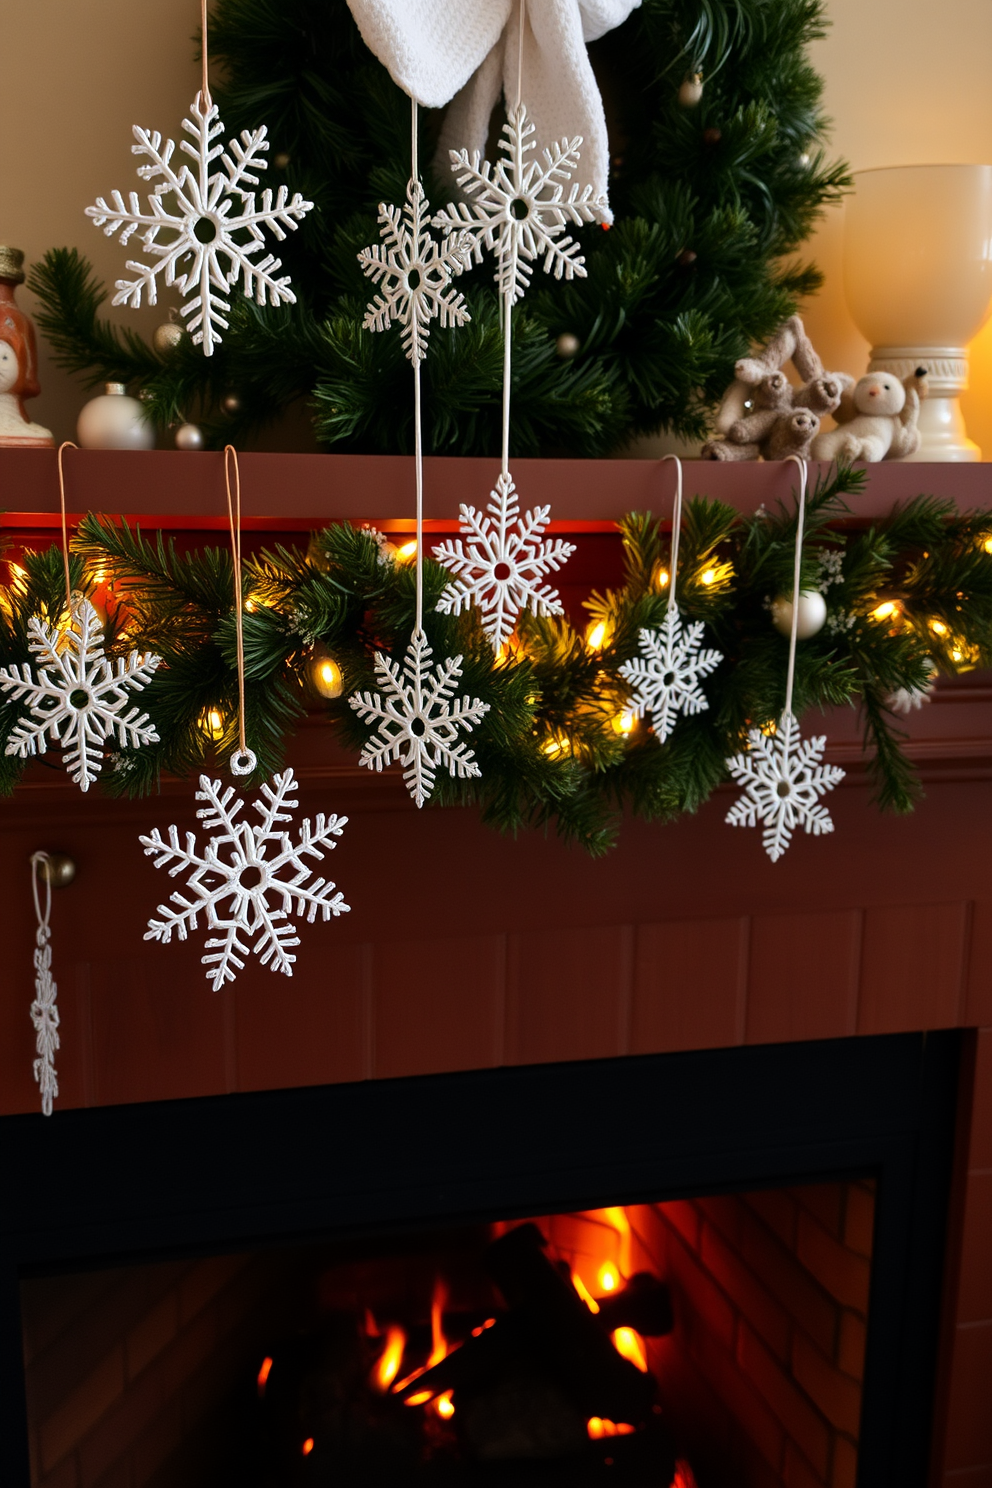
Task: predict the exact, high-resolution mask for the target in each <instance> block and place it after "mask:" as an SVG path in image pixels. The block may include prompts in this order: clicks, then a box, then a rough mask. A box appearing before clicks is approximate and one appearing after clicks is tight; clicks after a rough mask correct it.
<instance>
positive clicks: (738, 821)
mask: <svg viewBox="0 0 992 1488" xmlns="http://www.w3.org/2000/svg"><path fill="white" fill-rule="evenodd" d="M748 739H749V743H750V748H749V749H747V750H746V751H744V752H743V753H741V754H735V755H734V757H733V758H732V759H729V760H728V761H727V769H728V770H729V771H730V773H731V775H732V776H733V777H734V779H735V780H736V781H738V782H739V783H740V784H741V785H743V786H744V794H743V795H742V796H741V797H740V798H739V799H738V800H737V801H735V803H734V805H733V806H732V807H731V808H730V810H729V811H728V812H727V818H726V819H727V821H728V823H729V824H730V826H732V827H754V826H757V824H758V822H759V821H760V822H763V823H764V832H763V833H762V839H761V840H762V842H763V844H764V848H765V851H766V853H767V854H768V856H769V857H770V858H771V860H772V862H773V863H776V862H778V860H779V858H780V857H781V856H782V854H783V853H784V852H785V850H786V848H787V847H788V846H789V843H790V842H791V841H792V832H793V829H794V828H795V827H804V828H805V830H806V831H807V832H809V833H810V834H811V835H812V836H814V837H819V836H821V835H822V834H823V833H825V832H832V831H833V829H834V824H833V821H832V819H831V816H830V813H829V812H828V811H827V809H826V807H825V806H821V805H820V804H819V799H820V797H821V796H825V795H826V793H827V791H829V790H833V788H834V786H835V785H837V784H838V783H839V782H840V781H841V780H843V779H844V771H843V770H841V769H840V768H839V767H838V766H837V765H823V764H820V760H821V759H822V758H823V751H824V749H825V748H826V743H827V741H826V736H825V735H822V734H821V735H820V736H819V737H818V738H815V739H806V740H803V739H801V738H800V735H799V725H798V723H797V722H796V720H795V718H794V717H793V715H792V714H791V713H783V714H782V717H781V720H780V722H779V726H778V729H777V730H776V732H775V733H774V734H772V735H771V736H770V737H769V736H767V735H765V734H763V733H762V732H761V730H760V729H751V730H750V731H749V733H748Z"/></svg>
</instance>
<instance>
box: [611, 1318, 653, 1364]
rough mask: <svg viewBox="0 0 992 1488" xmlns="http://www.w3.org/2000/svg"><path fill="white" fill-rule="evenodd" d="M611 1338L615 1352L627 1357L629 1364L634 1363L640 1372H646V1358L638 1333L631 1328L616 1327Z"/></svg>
mask: <svg viewBox="0 0 992 1488" xmlns="http://www.w3.org/2000/svg"><path fill="white" fill-rule="evenodd" d="M612 1338H613V1347H614V1348H615V1349H616V1351H617V1353H618V1354H622V1355H623V1357H624V1358H625V1359H629V1360H630V1362H631V1364H636V1365H637V1367H638V1369H639V1370H640V1371H641V1373H642V1374H647V1372H648V1359H647V1354H646V1353H645V1352H644V1344H643V1342H642V1340H641V1336H640V1334H639V1333H635V1332H634V1330H633V1328H617V1330H616V1332H615V1333H614V1334H612Z"/></svg>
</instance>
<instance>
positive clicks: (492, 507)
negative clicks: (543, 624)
mask: <svg viewBox="0 0 992 1488" xmlns="http://www.w3.org/2000/svg"><path fill="white" fill-rule="evenodd" d="M491 496H492V499H491V501H490V502H489V506H488V508H487V511H488V513H489V515H488V516H486V515H485V514H484V513H483V512H481V511H477V510H476V509H475V507H474V506H462V507H461V508H460V512H461V527H460V531H461V533H462V537H464V538H465V542H462V540H461V538H459V539H458V540H457V541H451V540H450V539H449V540H448V541H447V542H443V543H441V544H440V545H439V546H438V547H436V548H435V549H434V556H435V558H437V559H438V560H439V561H440V562H441V563H443V564H444V566H445V567H446V568H447V569H448V570H449V572H451V573H452V574H454V576H455V577H454V581H453V582H452V583H451V584H449V585H448V587H447V588H446V589H445V591H444V593H443V594H442V595H441V598H440V599H439V600H438V604H437V608H438V609H439V610H440V611H441V613H442V614H443V615H460V614H461V613H462V611H463V610H467V609H470V608H471V606H472V605H473V604H474V605H477V606H478V608H479V610H480V611H481V613H482V628H483V630H484V631H485V632H486V635H487V636H488V637H489V640H490V642H491V643H492V648H493V650H494V651H498V650H499V648H500V647H501V646H502V645H503V643H504V641H506V640H507V638H508V637H509V635H510V633H511V631H512V630H513V627H514V625H515V624H516V621H517V616H518V615H519V614H520V611H521V610H527V609H529V610H531V611H533V613H534V614H535V615H560V614H562V613H563V611H562V607H561V601H560V600H559V598H558V591H557V589H552V587H551V585H550V584H542V583H541V582H540V580H541V579H542V578H543V577H544V575H545V574H547V573H552V572H557V571H558V569H560V568H561V567H563V565H564V564H565V563H567V561H568V559H569V558H570V557H571V556H572V554H573V553H574V552H575V544H574V543H570V542H564V541H563V540H562V539H561V538H555V539H554V540H553V541H549V540H547V539H545V538H544V530H545V528H546V527H547V525H548V522H549V520H550V517H551V508H550V506H536V507H535V508H534V509H533V511H529V512H525V513H524V514H523V516H521V515H520V508H519V506H518V504H517V494H516V488H515V486H514V484H513V480H512V477H510V476H509V475H499V476H498V477H497V479H496V489H495V491H493V492H491Z"/></svg>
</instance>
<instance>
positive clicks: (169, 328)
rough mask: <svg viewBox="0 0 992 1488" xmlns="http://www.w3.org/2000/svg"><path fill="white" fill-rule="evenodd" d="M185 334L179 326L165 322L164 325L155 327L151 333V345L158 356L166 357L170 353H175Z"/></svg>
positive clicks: (169, 321)
mask: <svg viewBox="0 0 992 1488" xmlns="http://www.w3.org/2000/svg"><path fill="white" fill-rule="evenodd" d="M185 334H186V332H185V331H184V330H183V328H182V326H181V325H176V324H175V323H174V322H173V321H171V320H167V321H166V322H165V324H164V325H160V326H156V327H155V329H154V331H153V332H152V345H153V346H154V348H155V350H156V351H157V352H158V354H159V356H168V355H169V352H170V351H175V349H176V347H177V346H178V345H179V343H180V342H181V341H182V339H183V337H184V336H185Z"/></svg>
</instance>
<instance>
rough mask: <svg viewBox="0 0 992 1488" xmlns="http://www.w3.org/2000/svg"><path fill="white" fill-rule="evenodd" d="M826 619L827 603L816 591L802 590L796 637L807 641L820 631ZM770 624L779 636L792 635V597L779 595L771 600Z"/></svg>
mask: <svg viewBox="0 0 992 1488" xmlns="http://www.w3.org/2000/svg"><path fill="white" fill-rule="evenodd" d="M826 619H827V601H826V600H825V599H824V597H823V595H822V594H821V593H820V591H819V590H818V589H804V590H803V591H802V592H801V594H800V595H799V624H798V626H797V627H796V636H797V637H798V639H799V640H800V641H807V640H809V638H810V636H815V635H816V633H817V631H819V630H822V629H823V627H824V624H825V623H826ZM772 624H773V625H774V627H775V629H776V630H777V631H778V633H779V635H784V636H790V635H791V634H792V595H791V594H780V595H778V596H777V598H776V599H773V600H772Z"/></svg>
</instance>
